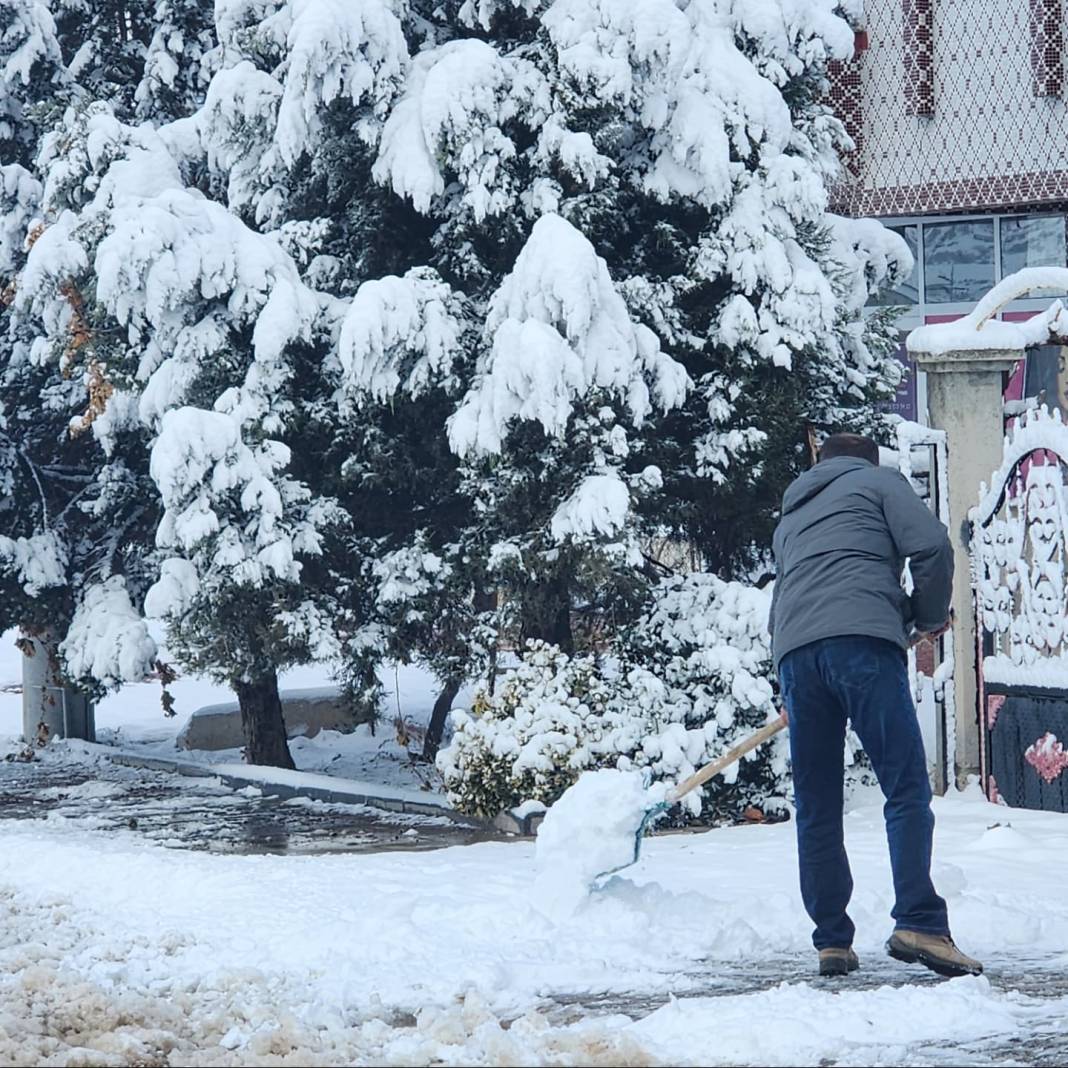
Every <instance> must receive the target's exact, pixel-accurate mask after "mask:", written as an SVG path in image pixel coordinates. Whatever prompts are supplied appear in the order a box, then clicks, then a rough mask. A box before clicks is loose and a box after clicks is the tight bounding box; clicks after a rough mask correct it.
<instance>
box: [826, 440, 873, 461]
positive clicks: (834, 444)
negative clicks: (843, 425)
mask: <svg viewBox="0 0 1068 1068" xmlns="http://www.w3.org/2000/svg"><path fill="white" fill-rule="evenodd" d="M836 456H856V457H858V458H859V459H861V460H867V461H868V463H872V464H875V466H876V467H878V466H879V446H878V445H876V443H875V442H874V441H872V439H871V438H866V437H865V436H864V435H863V434H832V435H831V436H830V437H829V438H828V439H827V440H826V441H825V442H824V443H823V447H822V448H821V449H820V459H821V460H833V459H834V458H835V457H836Z"/></svg>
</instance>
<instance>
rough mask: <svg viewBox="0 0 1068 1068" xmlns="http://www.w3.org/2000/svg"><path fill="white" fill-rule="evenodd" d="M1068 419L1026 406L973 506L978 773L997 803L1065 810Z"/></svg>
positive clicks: (1067, 798) (1067, 782) (1067, 778)
mask: <svg viewBox="0 0 1068 1068" xmlns="http://www.w3.org/2000/svg"><path fill="white" fill-rule="evenodd" d="M1066 472H1068V426H1065V424H1064V422H1063V421H1062V420H1061V417H1060V413H1059V412H1056V411H1055V412H1053V413H1052V414H1050V413H1049V412H1048V411H1047V410H1046V409H1045V408H1042V409H1039V410H1037V411H1033V412H1030V413H1028V415H1027V416H1025V417H1024V419H1023V420H1021V422H1020V423H1019V424H1018V425H1017V426H1016V428H1015V429H1014V430H1013V431H1012V432H1011V433H1010V435H1009V437H1008V438H1007V439H1006V442H1005V455H1004V459H1003V461H1002V464H1001V467H1000V468H999V469H998V470H997V471H995V472H994V474H993V477H992V479H991V484H990V486H989V487H987V486H986V485H984V486H983V487H982V489H981V492H980V500H979V504H978V505H977V506H976V507H975V508H973V509H972V512H971V514H970V516H969V518H970V520H971V532H972V541H971V563H972V576H971V578H972V585H973V588H974V590H975V599H976V614H977V633H978V637H979V649H978V665H979V691H978V692H979V716H980V742H981V750H980V755H981V774H982V781H983V786H984V789H985V790H986V793H987V796H988V797H990V798H991V800H1004V801H1006V802H1007V803H1008V804H1012V805H1017V806H1023V807H1028V808H1044V809H1053V810H1056V811H1068V776H1062V772H1063V771H1064V770H1065V768H1066V767H1068V755H1066V754H1065V750H1064V746H1065V745H1068V596H1066V573H1065V566H1066V563H1068V484H1066V478H1065V476H1066Z"/></svg>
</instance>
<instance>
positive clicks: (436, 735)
mask: <svg viewBox="0 0 1068 1068" xmlns="http://www.w3.org/2000/svg"><path fill="white" fill-rule="evenodd" d="M459 692H460V680H459V679H449V680H447V681H446V683H445V688H444V689H443V690H442V691H441V693H439V694H438V699H437V700H436V701H435V702H434V711H433V712H431V714H430V723H429V725H428V726H427V729H426V737H425V738H424V739H423V759H424V760H426V761H429V762H430V763H431V764H432V763H433V762H434V758H435V757H436V756H437V755H438V748H439V747H440V746H441V736H442V734H443V733H444V731H445V721H446V719H448V716H449V712H450V711H451V709H452V703H453V701H455V700H456V695H457V694H458V693H459Z"/></svg>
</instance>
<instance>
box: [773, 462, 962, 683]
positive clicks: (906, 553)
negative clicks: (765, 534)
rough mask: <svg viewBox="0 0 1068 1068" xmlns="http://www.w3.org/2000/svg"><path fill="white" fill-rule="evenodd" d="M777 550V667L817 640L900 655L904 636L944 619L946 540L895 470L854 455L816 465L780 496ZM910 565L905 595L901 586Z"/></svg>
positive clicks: (949, 569)
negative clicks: (872, 642) (875, 641)
mask: <svg viewBox="0 0 1068 1068" xmlns="http://www.w3.org/2000/svg"><path fill="white" fill-rule="evenodd" d="M773 547H774V551H775V564H776V568H777V570H778V577H777V579H776V582H775V592H774V595H773V597H772V604H771V620H770V621H769V629H770V630H771V636H772V655H773V656H774V659H775V666H776V669H777V668H778V666H779V662H780V661H781V660H782V658H783V657H784V656H785V655H786V654H787V653H789V652H791V651H792V650H794V649H798V648H800V647H801V646H802V645H808V644H809V642H814V641H819V639H821V638H833V637H839V636H842V635H865V636H868V637H872V638H884V639H886V640H887V641H890V642H894V643H895V644H896V645H899V646H901V647H902V648H906V647H907V645H908V634H909V632H910V630H913V629H915V630H918V631H932V630H937V629H938V628H939V627H940V626H941V625H942V624H943V623H945V622H946V620H947V619H948V618H949V603H950V595H951V593H952V589H953V549H952V546H951V545H950V542H949V536H948V534H947V532H946V528H945V527H944V526H943V525H942V524H941V523H940V522H939V521H938V519H937V518H936V517H935V516H934V515H933V514H932V513H931V511H930V509H928V508H927V506H926V505H925V504H924V503H923V501H921V500H920V498H919V497H918V496H917V495H916V493H915V491H914V490H913V489H912V487H911V486H910V485H909V483H908V480H907V479H906V478H905V477H904V476H903V475H901V474H899V473H898V472H897V471H892V470H890V469H888V468H885V467H876V466H875V465H874V464H871V463H869V462H868V461H867V460H861V459H859V458H855V457H851V456H836V457H835V458H834V459H831V460H823V461H821V462H820V463H818V464H816V466H815V467H813V468H812V469H811V470H810V471H806V472H805V473H804V474H803V475H801V476H800V477H799V478H797V479H795V480H794V481H793V482H792V483H791V485H790V486H789V488H788V489H787V490H786V494H785V496H784V497H783V502H782V519H781V520H780V521H779V525H778V527H777V529H776V531H775V538H774V542H773ZM906 558H908V559H909V567H910V570H911V572H912V580H913V588H914V592H913V594H912V596H911V597H909V596H908V595H907V594H906V593H905V591H904V589H903V588H902V586H901V573H902V569H903V567H904V564H905V560H906Z"/></svg>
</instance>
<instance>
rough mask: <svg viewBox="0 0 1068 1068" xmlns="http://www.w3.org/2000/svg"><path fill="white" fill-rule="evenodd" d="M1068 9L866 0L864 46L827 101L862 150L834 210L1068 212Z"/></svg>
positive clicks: (1043, 0)
mask: <svg viewBox="0 0 1068 1068" xmlns="http://www.w3.org/2000/svg"><path fill="white" fill-rule="evenodd" d="M1066 8H1068V0H937V2H935V0H866V3H865V17H866V19H867V22H866V27H865V28H866V33H867V38H868V41H867V45H868V47H867V50H865V51H863V52H862V53H858V54H857V55H856V56H855V57H854V59H853V60H851V61H850V62H848V63H841V64H838V65H836V66H835V67H833V69H831V70H830V71H829V75H830V79H829V80H830V100H829V102H830V104H831V106H832V107H833V108H834V109H835V111H836V113H837V114H838V116H839V118H840V119H842V121H843V123H844V124H845V126H846V128H847V130H848V132H849V133H850V135H851V136H852V137H853V139H854V141H856V142H858V144H859V148H858V150H857V151H856V152H854V153H853V154H852V156H851V157H850V158H849V159H848V160H847V161H846V163H847V169H846V171H845V173H844V174H843V181H842V183H841V184H840V186H839V187H838V188H837V189H836V190H835V191H834V194H833V196H832V205H833V208H834V210H836V211H839V212H843V213H845V214H850V215H882V216H901V215H921V214H935V213H955V212H961V211H977V210H997V211H1005V210H1029V209H1032V208H1034V209H1045V210H1049V209H1057V210H1060V209H1063V208H1066V207H1068V148H1066V146H1068V87H1066V86H1065V85H1064V84H1063V83H1064V64H1065V59H1064V50H1065V47H1066V45H1068V30H1066V29H1065V27H1064V17H1065V14H1066V12H1065V9H1066ZM936 80H937V88H936V85H935V82H936Z"/></svg>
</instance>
